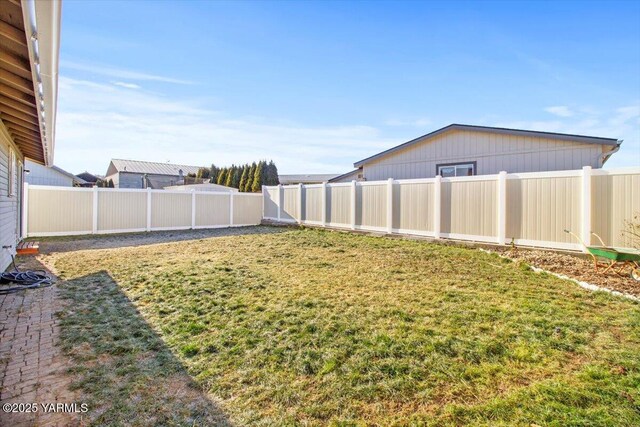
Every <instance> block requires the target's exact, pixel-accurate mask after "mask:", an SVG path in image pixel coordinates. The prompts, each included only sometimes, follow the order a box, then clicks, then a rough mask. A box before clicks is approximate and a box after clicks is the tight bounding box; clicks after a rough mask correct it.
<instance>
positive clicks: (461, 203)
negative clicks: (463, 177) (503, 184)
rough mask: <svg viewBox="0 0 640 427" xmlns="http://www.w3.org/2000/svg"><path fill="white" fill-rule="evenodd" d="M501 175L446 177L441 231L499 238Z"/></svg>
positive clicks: (481, 238) (479, 238)
mask: <svg viewBox="0 0 640 427" xmlns="http://www.w3.org/2000/svg"><path fill="white" fill-rule="evenodd" d="M497 188H498V187H497V179H496V177H494V176H491V177H490V178H489V177H488V179H487V180H482V181H479V180H474V181H462V182H457V181H449V180H443V181H442V202H441V209H442V211H441V212H442V213H441V220H442V222H441V227H442V228H441V231H442V235H443V236H445V237H454V238H464V237H465V236H470V237H471V238H473V239H474V240H481V241H491V242H493V241H496V239H497V210H498V198H497V196H498V195H497Z"/></svg>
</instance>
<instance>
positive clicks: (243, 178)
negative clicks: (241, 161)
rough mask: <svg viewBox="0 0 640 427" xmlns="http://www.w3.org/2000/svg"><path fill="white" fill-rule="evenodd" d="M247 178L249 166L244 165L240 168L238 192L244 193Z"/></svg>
mask: <svg viewBox="0 0 640 427" xmlns="http://www.w3.org/2000/svg"><path fill="white" fill-rule="evenodd" d="M248 177H249V165H244V166H243V167H242V176H240V186H239V188H238V189H239V190H240V191H246V188H247V178H248Z"/></svg>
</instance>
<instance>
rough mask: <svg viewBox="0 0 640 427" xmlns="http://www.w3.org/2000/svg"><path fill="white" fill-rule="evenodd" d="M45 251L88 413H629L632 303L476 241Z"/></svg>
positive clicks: (306, 237)
mask: <svg viewBox="0 0 640 427" xmlns="http://www.w3.org/2000/svg"><path fill="white" fill-rule="evenodd" d="M265 230H269V229H265ZM49 261H50V262H53V263H54V265H55V266H56V268H57V270H58V272H59V273H60V274H61V275H62V277H63V278H64V279H66V282H65V283H63V284H61V289H62V295H63V296H64V297H65V298H67V299H69V305H68V308H67V310H66V311H65V312H64V313H62V314H61V316H62V318H63V319H62V335H63V343H64V346H65V350H66V351H67V352H68V354H70V355H71V356H72V357H73V358H74V359H75V360H76V361H77V368H76V369H74V374H75V375H76V376H77V381H76V382H75V385H76V387H77V388H78V389H79V390H80V391H81V393H82V394H83V395H84V396H85V400H86V401H89V402H90V403H91V406H92V408H99V411H98V410H96V411H93V412H91V413H90V414H89V415H90V417H91V420H92V421H93V422H94V423H95V424H100V425H104V424H114V425H124V424H136V423H137V424H139V425H145V424H149V423H158V424H166V425H169V424H173V425H193V424H195V425H209V424H211V423H212V420H213V419H214V418H215V417H219V414H214V412H216V411H220V412H221V413H223V414H224V416H225V417H227V421H229V422H230V423H233V424H234V425H238V426H243V425H327V424H328V425H456V426H457V425H474V426H476V425H487V426H488V425H491V426H500V425H505V426H506V425H509V426H511V425H523V426H532V425H540V426H546V425H557V426H567V425H574V426H586V425H588V426H600V425H610V426H637V425H640V305H638V304H637V303H634V302H631V301H628V300H624V299H621V298H618V297H612V296H609V295H608V294H605V293H599V292H598V293H593V292H589V291H586V290H583V289H581V288H579V287H577V286H576V285H575V284H573V283H570V282H566V281H562V280H559V279H557V278H554V277H552V276H548V275H544V274H537V273H534V272H532V271H530V270H529V269H528V268H527V266H525V265H516V264H513V263H510V262H508V261H506V260H503V259H501V258H499V257H497V256H495V255H491V254H487V253H484V252H480V251H478V250H474V249H468V248H461V247H455V246H446V245H439V244H433V243H428V242H424V241H410V240H398V239H386V238H378V237H368V236H362V235H353V234H345V233H338V232H328V231H322V230H310V229H283V230H282V232H279V233H278V232H276V233H265V234H251V235H240V236H229V237H216V238H209V239H202V240H195V241H186V242H177V243H168V244H159V245H150V246H139V247H130V248H120V249H105V250H92V251H77V252H66V253H59V254H54V255H52V256H51V259H50V260H49ZM185 370H186V372H188V374H189V375H190V376H191V377H192V378H193V379H194V380H195V382H194V383H193V384H190V385H189V387H188V388H191V389H192V391H193V390H195V391H194V392H199V390H203V391H204V392H205V393H206V394H207V395H208V396H209V402H210V404H205V403H202V402H200V404H197V405H196V404H194V405H192V407H189V406H188V405H185V404H184V401H185V399H183V398H181V396H182V395H179V394H176V393H174V392H172V390H171V387H167V385H166V384H167V383H170V382H171V379H172V378H175V375H181V373H183V372H184V371H185ZM185 393H186V392H185ZM220 422H223V421H220Z"/></svg>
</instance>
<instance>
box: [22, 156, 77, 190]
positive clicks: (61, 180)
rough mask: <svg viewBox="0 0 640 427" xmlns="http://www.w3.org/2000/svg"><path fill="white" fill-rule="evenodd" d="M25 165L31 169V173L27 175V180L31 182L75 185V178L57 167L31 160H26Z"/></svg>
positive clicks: (66, 185) (65, 185) (64, 185)
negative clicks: (56, 168)
mask: <svg viewBox="0 0 640 427" xmlns="http://www.w3.org/2000/svg"><path fill="white" fill-rule="evenodd" d="M25 167H26V168H27V169H28V170H29V173H28V174H27V175H26V176H25V181H26V182H28V183H29V184H35V185H55V186H60V187H73V178H71V177H69V176H67V175H65V174H62V173H60V172H58V171H57V170H55V169H52V168H50V167H47V166H43V165H39V164H38V163H34V162H32V161H29V160H27V161H26V162H25Z"/></svg>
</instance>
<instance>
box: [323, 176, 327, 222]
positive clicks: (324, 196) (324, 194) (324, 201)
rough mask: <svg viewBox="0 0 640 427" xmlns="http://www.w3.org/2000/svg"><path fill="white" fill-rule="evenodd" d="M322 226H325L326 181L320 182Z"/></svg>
mask: <svg viewBox="0 0 640 427" xmlns="http://www.w3.org/2000/svg"><path fill="white" fill-rule="evenodd" d="M322 226H323V227H326V226H327V183H326V182H323V183H322Z"/></svg>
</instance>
